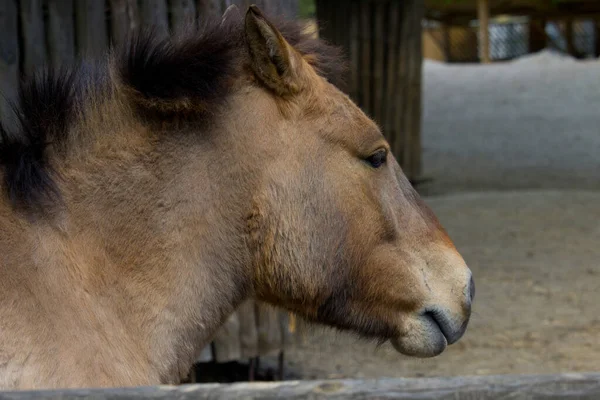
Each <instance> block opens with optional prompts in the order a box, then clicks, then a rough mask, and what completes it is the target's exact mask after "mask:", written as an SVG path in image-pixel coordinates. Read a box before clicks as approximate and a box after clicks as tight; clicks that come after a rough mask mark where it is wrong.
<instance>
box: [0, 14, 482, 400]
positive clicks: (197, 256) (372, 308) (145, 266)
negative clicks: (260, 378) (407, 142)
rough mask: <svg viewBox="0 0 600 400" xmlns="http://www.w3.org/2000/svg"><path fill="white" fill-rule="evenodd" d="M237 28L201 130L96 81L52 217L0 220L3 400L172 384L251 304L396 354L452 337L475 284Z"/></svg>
mask: <svg viewBox="0 0 600 400" xmlns="http://www.w3.org/2000/svg"><path fill="white" fill-rule="evenodd" d="M228 19H229V18H228ZM233 20H234V22H233V23H238V24H242V26H245V28H244V29H243V31H244V32H246V38H247V40H245V41H243V43H244V46H245V47H242V48H240V49H238V50H239V57H238V58H237V61H236V66H235V69H234V70H235V71H236V72H235V74H234V75H230V76H229V78H228V80H227V82H226V83H225V85H226V86H227V87H228V89H227V91H226V92H224V93H222V96H224V97H220V98H219V99H217V98H211V101H212V102H214V103H215V104H217V106H215V107H214V108H212V109H211V112H210V117H208V116H207V115H206V112H205V111H206V107H205V106H202V107H198V104H200V103H202V102H204V103H205V105H206V102H205V100H204V99H202V98H199V97H198V96H196V95H198V92H197V91H196V92H194V91H187V92H185V96H184V97H185V98H186V99H187V100H186V101H187V102H188V103H185V104H190V105H192V107H181V104H184V103H181V98H180V97H179V96H178V95H174V96H171V97H168V96H167V97H164V96H158V98H157V99H156V100H157V103H152V104H151V105H150V106H148V103H144V101H152V99H151V98H146V99H145V100H144V101H142V102H140V101H136V99H135V98H134V97H135V93H134V92H132V91H131V88H130V86H128V85H127V84H126V83H125V82H124V80H123V79H121V78H120V75H119V66H118V63H117V62H116V61H115V62H111V63H110V64H109V65H110V69H109V72H108V80H107V82H106V85H105V86H103V89H102V91H101V93H100V92H98V91H94V90H91V91H89V92H86V93H87V95H86V98H85V102H83V100H79V101H82V103H81V104H79V106H80V107H79V108H78V110H79V111H77V113H76V114H75V116H72V118H73V121H72V123H71V124H70V126H69V132H68V135H67V136H66V138H67V139H65V140H66V141H67V142H68V145H66V146H64V147H65V149H67V150H64V151H61V152H57V151H56V149H54V148H53V147H50V148H48V153H47V156H46V157H47V163H48V164H49V165H51V166H52V171H53V172H52V178H53V179H54V181H55V184H56V186H57V189H58V192H59V193H60V197H61V202H60V204H59V203H56V204H55V207H54V209H53V211H52V212H46V213H44V214H42V216H38V217H37V218H28V217H27V215H26V214H24V213H23V212H19V211H18V210H15V208H14V207H13V204H12V203H11V201H10V199H9V198H8V197H6V198H3V199H2V201H0V254H1V256H0V320H1V321H2V323H1V324H0V388H2V389H24V388H27V389H34V388H38V389H39V388H53V387H54V388H55V387H82V386H88V387H89V386H93V387H100V386H129V385H149V384H158V383H176V382H178V381H179V379H180V378H181V377H182V376H183V375H185V374H186V373H187V371H188V369H189V367H190V365H191V363H192V362H193V360H194V359H195V357H196V356H197V353H198V351H199V350H200V349H202V348H203V347H204V345H205V344H206V343H207V342H208V341H210V340H211V336H212V335H213V334H214V333H215V331H216V330H217V329H218V328H219V326H220V325H221V323H222V322H223V321H224V319H225V318H226V317H227V316H228V315H229V314H230V313H231V312H232V311H233V310H234V309H235V308H236V306H237V305H239V304H240V303H241V302H242V301H243V300H244V299H246V298H248V297H250V296H254V297H256V298H258V299H261V300H264V301H267V302H270V303H272V304H274V305H276V306H279V307H282V308H285V309H288V310H291V311H293V312H296V313H297V314H299V315H301V316H303V317H305V318H307V319H309V320H312V321H316V322H319V323H324V324H327V325H331V326H334V327H338V328H340V329H347V330H350V331H353V332H356V333H358V334H360V335H362V336H365V337H368V338H374V339H378V340H387V339H390V340H392V342H393V343H394V345H395V346H396V348H397V349H398V350H399V351H401V352H403V353H405V354H409V355H415V356H433V355H436V354H439V353H440V352H441V351H442V350H443V349H444V348H445V345H446V342H447V341H448V342H452V341H455V340H457V339H458V338H459V337H460V336H461V335H462V334H463V332H464V329H465V328H466V323H467V321H468V319H469V315H470V307H471V300H472V290H473V287H472V283H471V274H470V271H469V269H468V268H467V267H466V265H465V264H464V261H463V260H462V258H461V257H460V255H459V254H458V253H457V252H456V250H455V249H454V247H453V245H452V242H451V241H450V239H449V238H448V236H447V235H446V233H445V232H444V231H443V229H442V228H441V226H440V225H439V223H438V221H437V220H436V218H435V216H434V215H433V214H432V213H431V212H430V210H429V209H428V208H427V206H426V205H425V204H424V203H423V202H422V201H421V200H420V199H419V197H418V195H417V194H416V192H415V191H414V190H413V189H412V187H411V186H410V184H409V183H408V181H407V180H406V178H405V177H404V175H403V174H402V172H401V170H400V168H399V166H398V164H397V163H396V162H395V160H394V159H393V157H392V156H391V155H390V156H389V157H388V161H387V163H385V164H384V165H383V166H381V167H380V168H373V167H372V166H370V165H369V164H368V162H366V161H365V160H368V157H369V156H370V155H371V154H373V153H374V152H375V151H377V150H378V149H388V144H387V143H386V141H385V140H384V138H383V136H382V135H381V133H380V131H379V129H378V127H377V126H376V125H375V124H374V123H373V122H372V121H371V120H370V119H369V118H367V117H366V116H365V115H364V114H363V113H362V112H361V111H360V110H359V109H358V108H357V107H356V106H355V105H354V104H353V103H352V102H351V101H350V100H349V99H348V97H346V96H345V95H344V94H343V93H342V92H340V91H339V90H338V88H336V87H335V86H333V85H332V84H331V83H329V82H327V81H326V80H325V79H324V78H323V76H322V75H320V74H319V73H318V71H317V70H315V69H314V68H313V66H312V65H311V62H313V61H314V57H315V55H314V54H312V53H310V52H303V51H300V50H298V49H296V48H294V47H292V46H291V45H290V44H289V42H288V41H287V40H285V39H284V38H283V36H282V35H280V34H279V33H278V31H277V29H276V28H275V27H274V26H273V25H272V24H271V23H270V22H268V21H267V20H266V19H265V18H264V17H263V16H262V14H261V13H260V11H259V10H257V9H256V8H251V9H250V10H249V12H248V13H247V14H246V17H245V22H244V23H242V22H241V21H239V20H237V19H235V18H234V19H233ZM243 49H245V51H242V50H243ZM253 54H254V55H255V56H252V55H253ZM256 55H259V56H256ZM233 77H234V78H235V79H233ZM132 93H134V96H133V97H132ZM220 96H221V95H220ZM159 102H160V104H161V107H160V108H161V110H162V111H161V110H157V109H156V108H155V107H154V105H153V104H158V103H159ZM169 102H172V104H178V106H176V107H170V106H169V104H170V103H169ZM140 104H141V107H142V109H140ZM165 105H166V106H165ZM182 108H185V109H186V110H187V111H185V112H182ZM165 109H168V110H169V113H167V114H165V113H164V111H165ZM4 182H6V180H4ZM3 185H6V183H4V184H3ZM1 189H2V190H5V189H6V187H3V188H1ZM434 320H437V321H438V322H437V324H436V323H435V322H433V321H434ZM442 331H443V333H444V335H442Z"/></svg>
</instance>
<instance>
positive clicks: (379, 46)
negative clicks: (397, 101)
mask: <svg viewBox="0 0 600 400" xmlns="http://www.w3.org/2000/svg"><path fill="white" fill-rule="evenodd" d="M386 3H387V2H385V3H384V2H377V3H375V4H374V5H373V7H374V10H373V11H374V18H373V25H374V27H373V35H374V40H372V41H371V43H372V44H373V47H374V48H373V57H374V59H373V75H372V79H373V83H372V85H373V112H372V117H373V119H374V120H375V122H377V123H378V124H379V125H380V126H381V125H383V117H384V112H383V96H384V92H385V87H384V83H385V81H384V76H383V73H384V63H385V59H384V58H385V55H386V48H385V47H386V44H387V35H388V32H386V31H385V28H386V27H385V22H384V21H385V20H386V18H385V17H386V11H387V9H386V5H389V3H387V4H386ZM385 133H387V132H385V131H384V134H385Z"/></svg>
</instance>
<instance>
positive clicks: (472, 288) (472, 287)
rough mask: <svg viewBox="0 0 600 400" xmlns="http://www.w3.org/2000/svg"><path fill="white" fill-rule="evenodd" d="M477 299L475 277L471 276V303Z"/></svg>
mask: <svg viewBox="0 0 600 400" xmlns="http://www.w3.org/2000/svg"><path fill="white" fill-rule="evenodd" d="M474 298H475V280H474V279H473V275H471V280H470V281H469V302H472V301H473V299H474Z"/></svg>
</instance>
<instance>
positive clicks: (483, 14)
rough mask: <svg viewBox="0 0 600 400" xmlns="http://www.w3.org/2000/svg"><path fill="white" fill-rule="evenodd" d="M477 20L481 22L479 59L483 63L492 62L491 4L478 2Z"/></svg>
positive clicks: (481, 0)
mask: <svg viewBox="0 0 600 400" xmlns="http://www.w3.org/2000/svg"><path fill="white" fill-rule="evenodd" d="M477 19H478V20H479V58H480V60H481V62H482V63H484V64H488V63H489V62H490V30H489V27H490V2H489V0H477Z"/></svg>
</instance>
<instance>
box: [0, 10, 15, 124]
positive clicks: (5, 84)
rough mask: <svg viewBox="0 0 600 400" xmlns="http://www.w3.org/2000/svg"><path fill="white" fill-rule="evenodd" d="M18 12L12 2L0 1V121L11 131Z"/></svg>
mask: <svg viewBox="0 0 600 400" xmlns="http://www.w3.org/2000/svg"><path fill="white" fill-rule="evenodd" d="M18 20H19V11H18V8H17V2H16V1H14V0H0V26H2V34H1V35H0V121H2V125H3V126H4V127H5V128H7V129H9V130H10V129H13V128H14V127H15V126H16V123H17V116H16V115H15V113H14V112H13V109H12V107H11V102H13V101H15V100H16V98H17V92H18V87H19V23H18Z"/></svg>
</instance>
